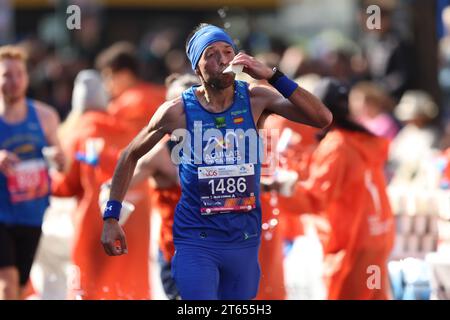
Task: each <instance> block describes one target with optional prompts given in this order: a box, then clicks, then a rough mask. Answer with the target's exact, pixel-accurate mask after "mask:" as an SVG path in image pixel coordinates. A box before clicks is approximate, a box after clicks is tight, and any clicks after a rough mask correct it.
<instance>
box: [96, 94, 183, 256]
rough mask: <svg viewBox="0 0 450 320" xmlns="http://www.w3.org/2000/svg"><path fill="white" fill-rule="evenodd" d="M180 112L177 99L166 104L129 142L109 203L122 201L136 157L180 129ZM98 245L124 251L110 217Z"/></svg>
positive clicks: (120, 231) (124, 244)
mask: <svg viewBox="0 0 450 320" xmlns="http://www.w3.org/2000/svg"><path fill="white" fill-rule="evenodd" d="M183 113H184V108H183V105H182V102H181V98H178V99H175V100H171V101H168V102H166V103H164V104H163V105H161V106H160V107H159V108H158V110H157V111H156V113H155V114H154V116H153V117H152V119H151V120H150V123H149V124H148V126H147V127H146V128H144V129H143V130H142V131H141V132H140V133H139V134H138V135H137V136H136V138H134V139H133V141H132V142H131V143H130V144H129V145H128V147H127V148H126V149H125V150H124V152H123V154H122V155H121V157H120V159H119V162H118V164H117V166H116V169H115V171H114V176H113V180H112V185H111V193H110V196H109V199H110V200H115V201H119V202H122V201H123V198H124V197H125V193H126V191H127V189H128V186H129V184H130V181H131V178H132V177H133V172H134V169H135V168H136V164H137V162H138V160H139V158H141V157H142V156H143V155H144V154H146V153H147V152H148V151H150V150H151V149H152V148H153V147H154V146H155V145H156V144H157V143H158V141H159V140H161V138H162V137H163V136H164V135H165V134H171V133H172V131H174V130H175V129H176V128H183V125H184V124H183V121H185V117H184V114H183ZM115 201H112V202H115ZM107 210H108V207H107ZM101 242H102V245H103V249H104V250H105V252H106V253H107V254H108V255H110V256H120V255H122V254H126V253H127V252H128V248H127V241H126V238H125V233H124V231H123V229H122V227H121V226H120V225H119V223H118V221H117V220H116V219H115V218H113V217H111V218H107V219H106V220H105V223H104V224H103V231H102V237H101ZM117 242H120V246H117Z"/></svg>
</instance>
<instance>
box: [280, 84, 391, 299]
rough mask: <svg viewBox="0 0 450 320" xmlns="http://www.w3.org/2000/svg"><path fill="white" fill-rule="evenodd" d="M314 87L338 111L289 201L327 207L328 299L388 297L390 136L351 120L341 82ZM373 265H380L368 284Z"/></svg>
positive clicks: (315, 209)
mask: <svg viewBox="0 0 450 320" xmlns="http://www.w3.org/2000/svg"><path fill="white" fill-rule="evenodd" d="M314 93H315V94H316V95H317V96H318V97H320V98H321V99H322V101H323V102H324V103H325V105H326V106H328V108H329V109H330V111H331V112H332V113H333V119H334V120H333V124H332V125H331V127H330V128H329V131H328V132H324V134H325V137H324V138H323V139H322V140H321V141H320V143H319V146H318V147H317V149H316V150H315V151H314V153H313V155H312V160H311V166H310V173H309V176H308V178H307V180H306V181H301V182H300V183H298V184H297V185H296V189H295V193H294V195H293V196H292V197H291V198H285V200H284V201H285V202H286V203H289V202H291V201H292V206H295V208H297V210H296V211H297V212H296V213H297V214H298V213H315V214H321V213H324V214H325V216H326V217H327V219H328V221H329V223H330V226H331V230H330V234H329V238H328V240H327V241H326V243H325V244H324V253H325V261H324V263H325V268H326V270H325V278H326V282H327V286H328V299H387V298H388V297H389V291H390V287H389V282H388V273H387V260H388V257H389V255H390V251H391V249H392V245H393V239H394V232H395V231H394V225H393V223H394V222H393V217H392V211H391V208H390V205H389V201H388V197H387V194H386V184H385V181H384V173H383V167H384V163H385V161H386V158H387V152H388V142H387V140H386V139H383V138H379V137H376V136H374V135H373V134H371V133H370V132H369V131H367V130H366V129H365V128H364V127H362V126H361V125H359V124H357V123H356V122H353V121H352V120H351V118H350V115H349V111H348V89H347V88H346V87H345V86H343V85H342V83H339V82H338V81H336V80H334V79H324V80H322V81H321V82H320V83H319V84H318V86H317V87H316V89H315V91H314ZM352 190H354V192H352ZM356 190H358V191H357V192H356ZM355 192H356V193H355ZM371 266H377V267H378V268H379V269H377V271H376V274H377V275H378V276H377V280H376V284H375V283H373V285H374V287H372V288H369V285H368V270H370V267H371Z"/></svg>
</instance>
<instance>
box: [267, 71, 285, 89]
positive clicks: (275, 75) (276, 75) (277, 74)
mask: <svg viewBox="0 0 450 320" xmlns="http://www.w3.org/2000/svg"><path fill="white" fill-rule="evenodd" d="M272 70H273V75H272V76H271V77H270V79H269V80H267V81H268V82H269V83H270V84H271V85H274V84H275V83H276V82H277V80H278V79H280V78H281V77H283V76H284V73H283V72H281V71H280V70H278V68H277V67H274V68H273V69H272Z"/></svg>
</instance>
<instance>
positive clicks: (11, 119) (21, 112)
mask: <svg viewBox="0 0 450 320" xmlns="http://www.w3.org/2000/svg"><path fill="white" fill-rule="evenodd" d="M26 115H27V104H26V99H25V97H22V98H20V99H17V100H15V101H12V102H10V101H5V99H4V98H3V99H0V117H2V118H3V120H4V121H5V122H7V123H18V122H21V121H23V120H24V119H25V117H26Z"/></svg>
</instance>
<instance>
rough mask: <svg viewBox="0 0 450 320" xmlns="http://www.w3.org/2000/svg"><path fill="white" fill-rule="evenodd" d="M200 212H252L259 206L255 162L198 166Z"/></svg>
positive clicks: (203, 213)
mask: <svg viewBox="0 0 450 320" xmlns="http://www.w3.org/2000/svg"><path fill="white" fill-rule="evenodd" d="M198 185H199V193H200V201H201V206H200V213H201V214H202V215H211V214H217V213H229V212H235V213H237V212H249V211H250V210H252V209H255V208H256V197H255V185H256V184H255V167H254V165H253V164H251V163H249V164H241V165H226V166H212V167H201V168H199V169H198Z"/></svg>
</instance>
